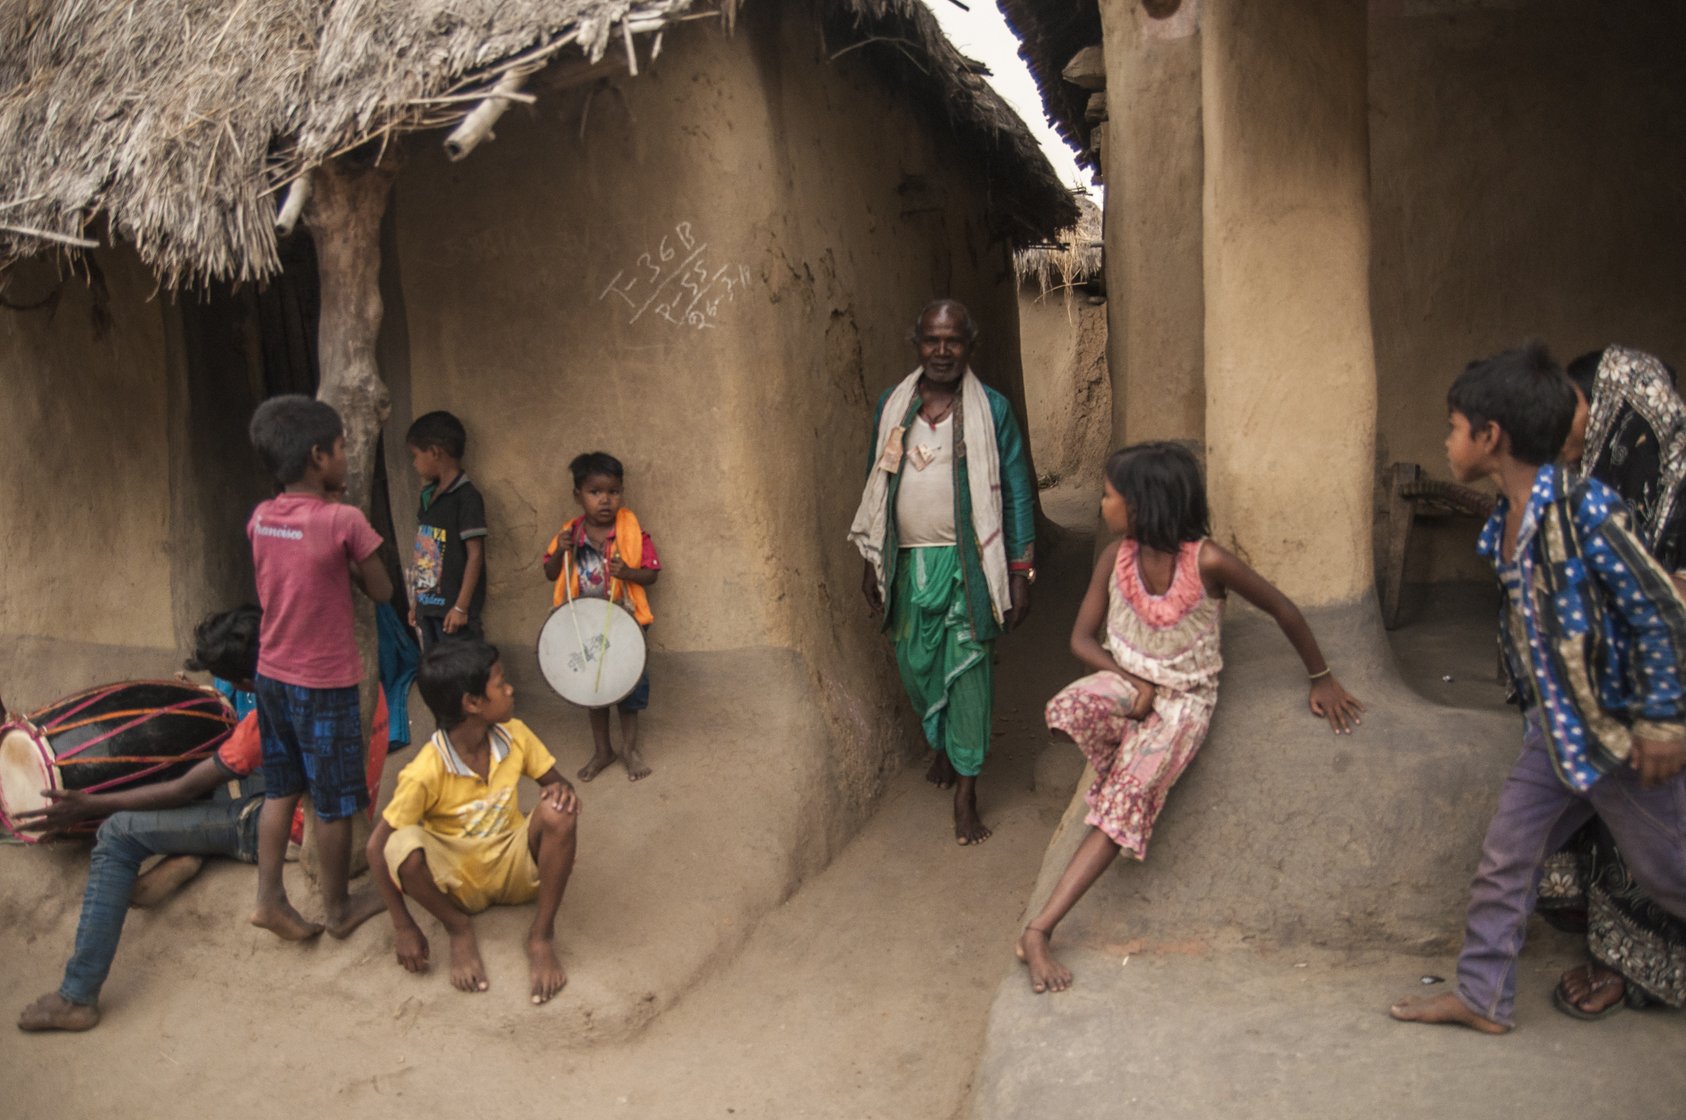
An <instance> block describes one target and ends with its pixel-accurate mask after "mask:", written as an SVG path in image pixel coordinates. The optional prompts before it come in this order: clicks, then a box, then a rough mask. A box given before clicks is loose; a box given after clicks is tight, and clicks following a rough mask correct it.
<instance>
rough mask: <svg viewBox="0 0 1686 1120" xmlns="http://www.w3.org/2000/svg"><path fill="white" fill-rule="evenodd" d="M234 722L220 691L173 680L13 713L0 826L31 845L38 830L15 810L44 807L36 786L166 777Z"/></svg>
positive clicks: (112, 784) (5, 748) (0, 755)
mask: <svg viewBox="0 0 1686 1120" xmlns="http://www.w3.org/2000/svg"><path fill="white" fill-rule="evenodd" d="M234 722H235V721H234V715H233V713H231V712H230V711H229V709H228V705H227V704H226V703H224V701H223V698H222V697H221V696H219V695H217V693H215V692H214V691H212V690H210V689H207V688H199V687H197V686H195V685H191V684H184V683H182V682H181V681H122V682H119V683H117V684H108V685H101V686H100V687H98V688H90V689H88V690H87V691H86V692H79V693H77V694H76V695H75V696H67V697H65V698H64V699H63V700H59V701H56V702H54V703H52V704H49V705H48V706H47V707H45V708H42V709H41V710H39V711H36V712H31V713H29V714H28V715H26V716H23V717H22V718H13V719H12V720H11V722H9V723H7V724H5V725H3V726H0V827H3V828H5V829H6V831H7V832H10V833H11V834H12V835H13V836H15V837H17V838H18V839H19V840H22V841H24V842H25V843H30V844H33V843H34V842H36V841H37V840H39V839H41V833H40V832H38V831H35V830H32V829H30V828H29V827H28V826H27V825H20V824H19V823H18V821H17V815H18V814H19V813H23V812H28V811H29V810H31V809H44V808H46V807H47V806H48V805H49V804H51V802H49V801H48V800H47V798H45V797H43V796H42V794H41V791H42V790H44V789H77V790H84V791H87V792H90V793H98V792H101V791H104V790H112V789H119V788H121V787H124V786H131V785H137V784H140V783H144V782H161V781H166V780H168V779H170V778H174V777H176V776H178V775H180V774H182V773H183V772H185V771H186V770H187V769H188V768H189V767H191V766H192V765H193V763H194V762H196V761H198V760H199V759H201V758H204V757H205V756H206V755H208V754H210V753H211V752H212V751H214V750H216V749H217V747H219V746H221V745H222V742H223V740H224V739H226V738H228V734H229V732H230V731H231V730H233V728H234ZM96 824H97V822H94V821H90V822H87V825H86V826H85V828H79V829H78V831H91V830H92V829H93V827H94V826H95V825H96Z"/></svg>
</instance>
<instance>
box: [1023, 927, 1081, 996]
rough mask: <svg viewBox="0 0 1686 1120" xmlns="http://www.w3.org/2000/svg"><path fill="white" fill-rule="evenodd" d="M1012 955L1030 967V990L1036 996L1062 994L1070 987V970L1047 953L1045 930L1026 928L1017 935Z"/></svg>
mask: <svg viewBox="0 0 1686 1120" xmlns="http://www.w3.org/2000/svg"><path fill="white" fill-rule="evenodd" d="M1013 955H1014V956H1016V957H1018V958H1019V960H1021V961H1023V962H1024V963H1025V964H1027V965H1029V966H1030V990H1031V991H1033V992H1035V993H1036V994H1037V995H1041V994H1042V993H1043V992H1063V991H1065V990H1066V989H1067V988H1069V987H1071V970H1070V969H1069V968H1067V967H1066V966H1065V965H1063V964H1061V963H1060V962H1059V961H1057V960H1055V959H1054V955H1053V954H1052V953H1050V952H1048V934H1047V931H1046V930H1040V929H1036V928H1034V927H1032V926H1026V927H1025V930H1024V932H1023V933H1021V934H1019V941H1018V944H1016V945H1014V946H1013Z"/></svg>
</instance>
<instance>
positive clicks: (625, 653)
mask: <svg viewBox="0 0 1686 1120" xmlns="http://www.w3.org/2000/svg"><path fill="white" fill-rule="evenodd" d="M538 654H539V670H540V671H541V672H543V673H544V679H545V680H546V681H547V682H548V683H549V684H550V687H551V688H554V689H555V690H556V692H557V694H558V695H560V696H561V697H562V699H564V700H566V701H568V703H570V704H577V705H579V706H580V707H582V708H605V707H608V706H609V705H610V704H615V703H619V702H620V701H622V700H624V699H626V697H627V695H628V694H629V693H631V692H632V690H633V689H635V688H637V687H638V678H639V677H642V676H643V675H644V631H643V629H641V628H640V627H639V625H638V621H637V620H636V619H634V618H633V617H632V615H630V614H628V613H627V611H626V610H625V608H623V607H621V606H619V605H617V604H615V603H611V602H609V600H607V599H574V600H572V601H571V602H567V603H563V604H562V605H561V606H560V607H557V608H556V609H555V610H553V611H551V612H550V617H549V618H547V619H545V620H544V625H543V626H542V627H540V628H539V649H538Z"/></svg>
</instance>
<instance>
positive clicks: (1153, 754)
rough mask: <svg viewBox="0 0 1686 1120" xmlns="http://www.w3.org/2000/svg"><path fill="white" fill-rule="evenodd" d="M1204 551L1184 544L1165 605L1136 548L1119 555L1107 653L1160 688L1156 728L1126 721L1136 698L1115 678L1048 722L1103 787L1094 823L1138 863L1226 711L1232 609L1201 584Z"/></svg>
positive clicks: (1086, 680)
mask: <svg viewBox="0 0 1686 1120" xmlns="http://www.w3.org/2000/svg"><path fill="white" fill-rule="evenodd" d="M1202 543H1203V542H1201V541H1187V542H1184V544H1183V546H1182V548H1181V549H1180V550H1178V552H1177V558H1176V563H1175V565H1174V567H1173V569H1172V575H1171V586H1170V587H1168V588H1166V590H1165V593H1164V594H1163V595H1155V594H1153V593H1152V592H1150V591H1149V590H1148V589H1147V587H1146V586H1145V585H1143V583H1142V579H1141V568H1140V567H1139V565H1138V563H1137V551H1138V549H1137V545H1136V542H1135V541H1133V540H1125V541H1124V542H1123V543H1122V544H1120V545H1119V547H1118V563H1117V565H1116V566H1115V567H1114V568H1113V572H1112V583H1111V585H1110V586H1109V587H1108V588H1107V601H1108V607H1107V619H1106V640H1105V643H1104V644H1105V646H1106V649H1107V652H1108V653H1110V654H1111V655H1112V658H1113V660H1114V661H1116V662H1118V664H1119V666H1120V667H1122V668H1123V669H1125V670H1127V671H1128V672H1131V673H1134V674H1135V675H1136V676H1138V677H1141V678H1142V679H1143V680H1147V681H1151V682H1153V685H1154V687H1155V689H1156V690H1157V691H1156V694H1155V696H1154V700H1153V711H1152V712H1151V713H1149V714H1148V716H1147V718H1146V719H1142V720H1133V719H1129V718H1127V717H1126V716H1125V713H1126V712H1128V711H1129V710H1130V705H1131V704H1133V703H1134V702H1135V696H1136V690H1135V688H1134V687H1133V686H1132V685H1131V684H1130V683H1129V682H1128V681H1126V680H1125V679H1124V678H1123V677H1120V676H1119V675H1118V674H1117V673H1111V672H1104V673H1091V674H1090V675H1089V676H1086V677H1083V678H1082V679H1080V680H1077V681H1074V682H1072V683H1071V684H1069V685H1067V686H1066V687H1065V688H1063V689H1061V690H1060V692H1059V694H1058V695H1056V696H1055V697H1054V698H1053V699H1052V700H1050V701H1048V707H1047V710H1046V713H1045V715H1046V718H1047V722H1048V727H1049V729H1050V730H1055V731H1063V732H1065V733H1066V734H1067V735H1070V736H1071V737H1072V738H1073V739H1074V740H1076V742H1077V745H1078V746H1079V747H1081V748H1082V749H1083V754H1084V755H1085V756H1086V757H1087V758H1088V760H1089V764H1090V765H1091V766H1093V767H1094V768H1095V775H1096V777H1095V783H1094V785H1092V786H1090V787H1089V791H1088V793H1087V794H1085V795H1084V800H1086V801H1087V802H1088V804H1089V815H1088V817H1087V818H1085V820H1086V822H1087V823H1088V824H1091V825H1093V826H1094V827H1096V828H1098V829H1100V830H1101V831H1102V832H1104V833H1106V834H1107V835H1108V836H1109V837H1111V838H1112V840H1113V841H1114V842H1115V843H1116V844H1117V845H1118V846H1119V847H1120V848H1122V849H1123V850H1124V851H1126V852H1129V853H1130V854H1131V855H1133V856H1135V857H1136V858H1137V859H1144V858H1146V856H1147V842H1148V837H1149V836H1150V835H1151V834H1152V832H1153V822H1154V821H1155V820H1156V819H1157V818H1158V816H1159V811H1160V810H1161V809H1162V808H1164V806H1165V795H1166V794H1167V793H1169V792H1170V789H1171V787H1172V786H1173V785H1175V784H1176V781H1177V779H1178V778H1179V777H1181V776H1182V772H1183V771H1184V770H1185V769H1187V768H1188V764H1189V763H1190V762H1191V761H1193V759H1194V753H1195V752H1196V751H1198V750H1199V749H1200V744H1201V743H1202V742H1203V741H1204V740H1205V738H1206V729H1207V728H1208V727H1209V726H1210V725H1211V722H1212V709H1213V708H1214V707H1216V705H1217V702H1218V671H1219V670H1220V669H1222V668H1223V655H1222V651H1221V650H1220V649H1219V643H1218V623H1219V620H1220V618H1221V615H1222V607H1223V601H1222V600H1221V599H1214V598H1213V597H1212V596H1210V595H1208V594H1207V593H1206V586H1205V584H1204V583H1203V582H1202V581H1201V578H1200V546H1201V544H1202Z"/></svg>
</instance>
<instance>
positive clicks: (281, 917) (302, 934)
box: [252, 902, 322, 941]
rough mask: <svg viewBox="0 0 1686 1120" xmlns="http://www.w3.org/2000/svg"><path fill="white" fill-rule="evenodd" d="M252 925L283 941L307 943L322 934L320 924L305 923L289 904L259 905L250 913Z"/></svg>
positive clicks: (301, 916) (302, 916)
mask: <svg viewBox="0 0 1686 1120" xmlns="http://www.w3.org/2000/svg"><path fill="white" fill-rule="evenodd" d="M252 924H253V925H254V926H257V927H258V928H259V929H267V930H268V931H269V932H270V933H273V934H274V935H275V936H277V937H279V938H281V940H283V941H309V940H310V939H311V938H312V937H315V936H316V935H317V934H319V933H321V932H322V926H321V924H320V923H317V922H307V921H305V920H304V915H302V914H300V913H299V912H298V911H297V910H294V909H293V906H292V903H289V902H283V903H280V904H279V905H265V904H261V903H260V904H259V906H258V908H257V909H256V910H253V911H252Z"/></svg>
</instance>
